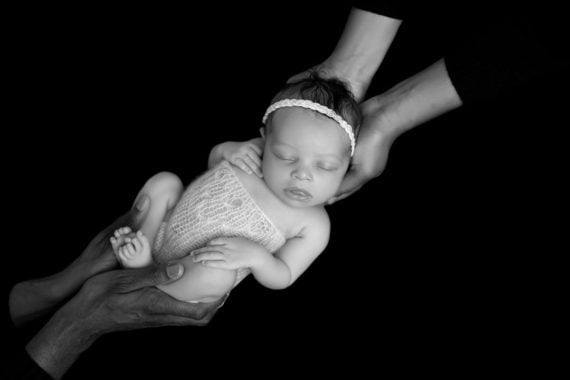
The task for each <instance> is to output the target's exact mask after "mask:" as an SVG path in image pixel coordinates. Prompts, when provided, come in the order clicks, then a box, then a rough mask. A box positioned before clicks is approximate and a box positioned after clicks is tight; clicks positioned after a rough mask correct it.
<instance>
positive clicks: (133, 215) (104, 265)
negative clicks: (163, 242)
mask: <svg viewBox="0 0 570 380" xmlns="http://www.w3.org/2000/svg"><path fill="white" fill-rule="evenodd" d="M149 209H150V198H149V197H148V196H147V195H144V194H142V195H141V196H139V198H138V199H137V200H136V201H135V203H134V205H133V207H132V208H131V209H130V210H129V211H127V212H126V213H125V214H123V215H121V216H120V217H119V218H117V219H116V220H115V221H114V222H113V223H111V224H110V225H109V226H108V227H107V228H105V229H104V230H103V231H101V232H100V233H99V234H97V236H95V237H94V238H93V239H92V240H91V242H90V243H89V244H88V245H87V247H86V248H85V249H84V250H83V252H82V253H81V255H80V256H79V257H78V258H77V259H76V260H75V261H74V262H73V263H72V264H71V265H70V269H72V271H73V272H77V271H78V270H79V269H81V270H82V271H87V272H88V275H87V277H90V276H93V275H96V274H98V273H101V272H105V271H108V270H111V269H113V268H115V267H116V266H117V264H118V262H117V259H116V258H115V254H114V253H113V248H112V247H111V243H110V238H111V236H113V233H114V232H115V230H116V229H117V228H119V227H124V226H128V227H130V228H131V230H133V231H137V230H138V229H139V228H140V227H141V225H142V222H143V221H144V219H145V217H146V214H147V212H148V210H149Z"/></svg>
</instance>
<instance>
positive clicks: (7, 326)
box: [2, 285, 52, 380]
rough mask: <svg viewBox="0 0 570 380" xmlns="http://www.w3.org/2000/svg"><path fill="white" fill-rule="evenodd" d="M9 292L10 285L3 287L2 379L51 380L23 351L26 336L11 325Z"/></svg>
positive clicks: (24, 350)
mask: <svg viewBox="0 0 570 380" xmlns="http://www.w3.org/2000/svg"><path fill="white" fill-rule="evenodd" d="M11 290H12V285H7V286H4V295H5V296H4V308H3V309H4V310H3V319H4V321H3V322H4V323H3V330H4V331H3V332H4V333H3V336H2V341H3V343H2V345H3V346H4V347H3V351H2V352H3V356H4V358H3V359H4V360H3V363H4V364H3V365H2V379H10V380H16V379H18V380H19V379H22V380H24V379H25V380H45V379H48V380H51V379H52V378H51V376H49V375H48V374H47V373H46V372H45V371H44V370H43V369H42V368H41V367H40V366H38V365H37V363H36V362H35V361H33V360H32V358H31V357H30V356H29V355H28V353H27V351H26V349H25V345H26V334H24V333H22V331H20V330H19V329H17V328H16V327H15V326H14V324H13V323H12V319H11V317H10V309H9V303H8V300H9V295H10V291H11Z"/></svg>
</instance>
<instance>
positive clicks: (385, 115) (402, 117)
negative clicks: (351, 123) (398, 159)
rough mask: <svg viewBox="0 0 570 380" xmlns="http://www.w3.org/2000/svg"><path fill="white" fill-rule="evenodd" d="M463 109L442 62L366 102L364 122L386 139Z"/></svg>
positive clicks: (441, 60)
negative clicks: (384, 135)
mask: <svg viewBox="0 0 570 380" xmlns="http://www.w3.org/2000/svg"><path fill="white" fill-rule="evenodd" d="M461 105H462V102H461V99H460V98H459V95H458V94H457V92H456V90H455V88H454V87H453V84H452V82H451V80H450V79H449V75H448V73H447V69H446V67H445V62H444V60H443V59H440V60H438V61H437V62H435V63H434V64H432V65H431V66H429V67H428V68H426V69H425V70H423V71H421V72H419V73H417V74H416V75H414V76H412V77H410V78H408V79H406V80H404V81H402V82H400V83H399V84H397V85H396V86H394V87H392V88H391V89H390V90H388V91H386V92H385V93H383V94H380V95H378V96H376V97H374V98H371V99H369V100H368V101H367V105H366V108H365V109H364V110H363V112H364V114H365V118H370V119H372V120H375V121H376V123H375V125H372V126H371V127H373V128H378V129H380V132H382V133H385V134H387V135H392V136H398V135H400V134H401V133H403V132H405V131H407V130H409V129H411V128H413V127H415V126H417V125H420V124H422V123H425V122H426V121H428V120H431V119H433V118H435V117H437V116H439V115H441V114H443V113H446V112H448V111H450V110H452V109H455V108H457V107H460V106H461Z"/></svg>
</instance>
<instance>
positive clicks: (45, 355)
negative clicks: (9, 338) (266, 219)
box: [26, 264, 223, 379]
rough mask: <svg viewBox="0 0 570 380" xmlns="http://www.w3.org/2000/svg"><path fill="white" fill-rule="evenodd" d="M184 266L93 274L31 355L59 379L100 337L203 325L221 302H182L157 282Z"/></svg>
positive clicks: (44, 332)
mask: <svg viewBox="0 0 570 380" xmlns="http://www.w3.org/2000/svg"><path fill="white" fill-rule="evenodd" d="M183 271H184V267H183V266H182V265H181V264H173V265H171V266H169V267H167V266H166V265H164V264H163V265H161V266H155V267H146V268H141V269H122V270H116V271H110V272H105V273H101V274H99V275H97V276H94V277H92V278H90V279H89V280H88V281H87V282H86V283H85V284H84V286H83V287H82V288H81V290H80V291H79V292H78V293H77V294H76V295H75V296H74V297H73V298H72V299H71V300H70V301H69V302H68V303H66V304H65V305H64V306H63V307H62V308H61V309H59V310H58V311H57V312H56V313H55V314H54V315H53V317H52V318H51V319H50V321H49V322H48V323H47V324H46V325H45V326H44V328H42V330H40V332H39V333H38V334H37V335H36V336H35V337H34V338H33V339H32V340H31V341H30V342H29V343H28V345H27V346H26V349H27V351H28V353H29V354H30V356H31V357H32V358H33V359H34V360H35V361H36V363H38V364H39V365H40V366H41V367H42V368H43V369H44V370H45V371H46V372H48V373H49V374H50V375H51V376H53V377H54V378H56V379H57V378H60V377H61V376H63V374H64V373H65V372H66V371H67V369H68V368H69V367H70V366H71V365H72V364H73V363H74V362H75V360H76V359H77V358H78V356H79V355H80V354H81V353H82V352H84V351H85V350H86V349H87V348H89V347H90V345H91V344H92V343H93V342H94V341H95V340H96V339H97V338H99V337H100V336H102V335H104V334H106V333H109V332H114V331H123V330H134V329H141V328H147V327H160V326H203V325H206V324H207V323H209V321H210V320H211V319H212V317H213V315H214V314H215V312H216V310H217V309H218V308H219V306H220V305H221V304H222V302H223V300H220V301H218V302H214V303H208V304H203V303H197V304H195V303H188V302H183V301H178V300H176V299H174V298H172V297H170V296H169V295H167V294H166V293H164V292H162V291H161V290H159V289H158V288H156V286H157V285H164V284H168V283H171V282H173V281H175V280H176V279H178V278H180V277H181V276H182V274H183Z"/></svg>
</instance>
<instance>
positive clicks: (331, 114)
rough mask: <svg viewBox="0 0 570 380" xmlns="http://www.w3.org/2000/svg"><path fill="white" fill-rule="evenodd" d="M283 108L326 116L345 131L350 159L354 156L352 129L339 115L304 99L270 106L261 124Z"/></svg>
mask: <svg viewBox="0 0 570 380" xmlns="http://www.w3.org/2000/svg"><path fill="white" fill-rule="evenodd" d="M283 107H302V108H308V109H311V110H313V111H317V112H319V113H322V114H323V115H326V116H328V117H330V118H331V119H333V120H334V121H336V122H337V123H338V124H339V125H340V126H341V127H342V129H344V130H345V132H346V134H347V135H348V138H349V139H350V156H351V157H352V156H353V155H354V147H355V146H356V140H355V139H354V132H353V131H352V127H351V126H350V124H348V123H347V122H346V120H344V119H343V118H342V117H341V116H340V115H339V114H337V113H336V112H334V111H333V110H331V109H330V108H328V107H325V106H323V105H322V104H319V103H315V102H312V101H310V100H305V99H283V100H280V101H278V102H275V103H273V104H272V105H270V106H269V108H267V111H265V115H263V119H262V122H263V124H265V122H266V121H267V117H268V116H269V114H270V113H271V112H273V111H275V110H277V109H279V108H283Z"/></svg>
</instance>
